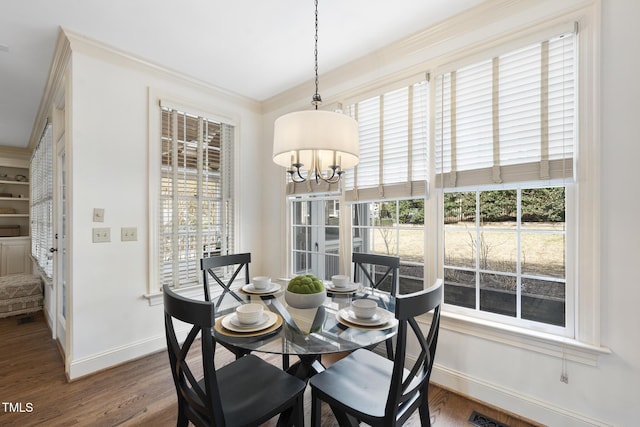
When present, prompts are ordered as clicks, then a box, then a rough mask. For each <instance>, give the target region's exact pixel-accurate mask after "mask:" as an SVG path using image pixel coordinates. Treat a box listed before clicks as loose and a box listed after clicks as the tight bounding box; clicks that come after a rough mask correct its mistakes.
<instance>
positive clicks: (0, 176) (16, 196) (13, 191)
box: [0, 162, 31, 239]
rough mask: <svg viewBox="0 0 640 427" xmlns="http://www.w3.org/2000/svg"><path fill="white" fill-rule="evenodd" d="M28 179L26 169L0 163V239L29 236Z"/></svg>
mask: <svg viewBox="0 0 640 427" xmlns="http://www.w3.org/2000/svg"><path fill="white" fill-rule="evenodd" d="M28 179H29V169H28V167H19V166H16V165H13V164H12V165H6V166H5V165H2V164H1V162H0V239H1V238H6V237H20V236H22V237H25V236H26V237H28V236H29V195H30V194H29V192H30V188H31V187H30V185H29V181H28ZM7 227H14V228H11V229H7Z"/></svg>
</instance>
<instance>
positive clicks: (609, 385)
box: [262, 0, 640, 426]
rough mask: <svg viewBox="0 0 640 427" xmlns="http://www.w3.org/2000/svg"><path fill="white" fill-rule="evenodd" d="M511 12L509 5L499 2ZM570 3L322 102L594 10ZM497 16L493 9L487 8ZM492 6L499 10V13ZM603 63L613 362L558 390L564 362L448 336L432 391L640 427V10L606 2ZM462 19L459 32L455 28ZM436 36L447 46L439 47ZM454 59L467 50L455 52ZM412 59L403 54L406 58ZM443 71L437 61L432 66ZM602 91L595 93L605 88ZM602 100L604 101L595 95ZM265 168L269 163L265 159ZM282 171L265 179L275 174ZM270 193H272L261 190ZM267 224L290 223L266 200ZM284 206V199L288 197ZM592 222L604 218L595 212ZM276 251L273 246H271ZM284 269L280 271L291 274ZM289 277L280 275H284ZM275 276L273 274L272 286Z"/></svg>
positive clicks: (337, 87)
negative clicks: (565, 15)
mask: <svg viewBox="0 0 640 427" xmlns="http://www.w3.org/2000/svg"><path fill="white" fill-rule="evenodd" d="M496 3H500V4H503V5H504V4H506V3H505V2H496ZM589 3H590V2H580V1H572V0H563V1H555V2H551V1H538V2H534V1H521V2H518V4H514V5H508V7H511V6H514V7H513V9H517V8H519V7H521V9H520V10H521V11H520V12H519V13H514V14H512V15H508V14H506V13H505V11H504V9H501V8H496V10H495V14H494V16H493V22H491V24H490V25H487V26H486V27H483V28H480V29H471V28H472V27H473V25H469V28H470V29H469V31H468V33H467V34H466V35H463V36H462V37H458V39H459V40H456V37H449V38H447V36H453V34H451V33H448V31H450V30H449V29H448V28H447V26H446V25H442V26H441V28H438V29H437V30H435V31H434V34H433V37H434V40H435V39H437V38H440V40H441V41H442V42H441V43H437V42H434V43H432V44H431V43H430V44H425V45H422V46H420V45H410V46H409V45H401V44H398V45H397V51H398V52H400V51H401V54H400V53H397V52H394V50H393V49H390V50H385V51H383V52H377V53H376V54H374V55H371V56H370V57H367V58H360V59H358V60H356V61H354V63H352V64H351V65H350V67H345V68H343V69H340V70H336V71H335V72H332V73H328V74H327V75H325V76H321V78H320V85H321V87H320V89H321V90H320V91H321V93H322V95H323V98H324V99H325V100H328V101H329V102H331V100H332V97H333V98H335V97H339V96H340V94H341V93H348V91H349V89H346V88H354V87H358V86H359V85H362V86H366V81H367V80H368V81H374V80H384V76H385V75H387V74H395V75H397V73H398V72H400V70H410V71H413V72H415V71H416V70H420V69H421V67H420V64H422V63H432V62H430V61H431V60H433V58H437V57H438V56H439V55H444V56H446V55H447V50H448V49H451V48H455V47H456V43H466V44H467V45H469V46H471V45H473V44H475V43H476V42H479V41H480V40H482V39H483V37H487V36H489V35H490V33H493V34H494V35H495V34H499V33H500V32H501V31H503V32H506V33H508V32H509V31H514V30H518V29H522V28H526V27H527V26H528V25H532V24H533V23H535V22H547V21H551V20H553V18H554V17H555V16H557V15H558V14H559V13H560V12H559V11H563V12H567V11H570V10H572V9H575V8H577V7H578V6H581V5H584V4H589ZM488 4H491V2H488ZM494 4H495V3H494ZM601 6H602V23H601V25H602V36H601V37H602V47H601V49H602V58H601V59H602V61H601V70H600V72H601V97H602V103H601V105H600V106H598V107H597V108H600V111H599V116H600V119H601V130H602V132H601V134H600V135H596V136H595V138H594V139H595V140H596V141H597V142H598V143H599V144H600V149H599V153H600V156H599V157H600V161H601V175H602V179H601V182H600V185H601V202H600V210H601V212H600V215H601V222H602V230H601V246H602V247H601V254H602V259H601V263H602V265H601V277H600V283H601V301H600V304H601V313H600V317H601V319H602V320H601V325H600V327H601V345H602V346H604V347H608V348H609V349H610V350H611V354H603V355H600V356H599V357H598V358H597V366H590V365H589V364H585V363H579V362H574V361H570V360H569V361H567V362H566V370H567V374H568V377H569V382H568V384H565V383H562V382H561V381H560V374H561V372H562V369H563V360H562V358H561V357H557V356H554V355H548V354H543V353H541V352H537V351H530V350H526V349H523V348H521V347H516V346H512V345H509V344H506V343H501V342H498V341H496V340H490V339H486V338H481V337H479V336H473V335H470V334H465V333H461V332H457V331H454V330H453V329H449V328H448V327H446V326H445V327H443V328H442V329H441V336H440V342H439V347H438V354H437V357H436V371H435V372H434V375H433V377H432V379H433V380H434V381H436V382H439V383H441V384H444V385H445V386H447V387H450V388H452V389H455V390H458V391H460V392H462V393H464V394H468V395H471V396H473V397H476V398H478V399H480V400H482V401H486V402H488V403H491V404H494V405H497V406H499V407H502V408H505V409H507V410H511V411H513V412H514V413H517V414H520V415H522V416H525V417H528V418H530V419H533V420H535V421H538V422H541V423H544V424H547V425H551V426H581V425H615V426H632V425H637V411H638V407H639V406H640V332H638V325H639V324H640V310H638V308H637V304H638V301H639V300H640V286H639V280H638V273H637V271H636V263H637V262H638V259H639V258H640V249H639V248H638V241H640V226H639V225H638V218H637V213H638V212H640V200H639V199H638V197H637V194H638V191H637V190H636V189H634V188H633V187H632V185H633V184H635V183H637V182H639V181H640V172H639V171H640V168H638V167H637V166H635V163H637V159H638V158H640V143H639V141H640V138H639V137H638V135H640V128H639V127H640V126H639V125H638V123H639V120H638V117H640V107H639V102H638V99H640V84H639V83H638V80H637V75H638V72H637V70H638V69H640V56H639V55H637V44H638V43H639V42H640V26H638V25H637V22H635V21H636V20H637V17H638V16H640V2H636V1H623V0H603V1H602V5H601ZM592 8H593V10H594V11H595V13H594V15H593V17H594V18H595V21H594V22H595V23H596V25H597V22H598V20H599V19H600V16H599V3H598V2H593V4H592ZM460 22H464V19H461V20H458V23H460ZM438 33H440V35H438ZM457 47H461V45H458V46H457ZM403 49H404V50H403ZM436 62H437V60H436ZM301 89H302V88H295V89H293V90H292V91H290V92H289V93H287V94H283V95H281V96H279V97H277V98H274V99H272V100H269V101H268V102H266V103H265V105H266V113H265V116H264V129H265V135H267V136H268V137H269V138H271V136H272V128H273V120H274V119H275V118H276V117H278V116H279V115H281V114H282V113H283V112H286V111H290V110H295V109H299V108H305V105H304V104H305V102H306V101H305V100H306V98H304V94H303V93H302V92H303V91H304V90H301ZM594 90H596V91H597V88H595V89H594ZM594 95H596V96H597V93H595V94H594ZM263 155H264V162H265V163H268V162H269V159H270V155H271V154H270V152H268V150H266V149H265V150H264V152H263ZM272 170H274V168H273V167H270V168H269V174H270V173H271V171H272ZM276 170H277V171H278V175H277V176H275V177H269V178H268V179H269V181H268V182H269V185H270V186H273V187H275V188H278V187H277V185H278V183H280V182H281V177H282V174H283V170H282V169H281V168H276ZM265 182H267V181H265ZM264 197H265V198H264V200H263V201H264V203H265V206H269V209H267V212H268V213H267V215H268V218H269V221H271V222H273V224H277V223H278V221H280V220H282V219H283V218H284V216H285V213H284V211H283V210H282V208H283V206H284V202H283V201H282V199H277V198H276V199H274V198H272V196H271V193H269V195H268V196H267V195H265V196H264ZM280 197H281V198H283V197H284V194H283V193H282V192H281V194H280ZM593 215H598V212H594V213H593ZM265 233H266V234H265V240H264V241H263V246H262V250H263V251H267V250H268V251H271V252H274V251H273V248H274V247H276V248H277V252H278V253H281V254H282V253H284V251H285V242H284V240H283V238H282V236H284V235H285V229H284V226H283V225H278V226H275V227H273V228H268V229H266V230H265ZM274 245H275V246H274ZM284 264H285V260H284V258H283V259H280V261H279V263H277V264H274V265H273V267H272V268H273V269H274V271H275V269H276V268H281V269H283V268H284ZM283 272H284V270H281V271H280V273H281V274H282V273H283ZM276 273H277V271H275V272H271V273H270V274H276Z"/></svg>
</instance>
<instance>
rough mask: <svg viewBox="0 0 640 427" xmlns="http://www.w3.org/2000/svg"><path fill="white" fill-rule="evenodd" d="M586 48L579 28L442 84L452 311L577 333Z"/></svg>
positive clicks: (441, 161)
mask: <svg viewBox="0 0 640 427" xmlns="http://www.w3.org/2000/svg"><path fill="white" fill-rule="evenodd" d="M575 45H576V35H575V34H574V33H572V32H568V33H564V34H561V35H559V36H556V37H552V38H550V39H547V40H543V41H541V42H539V43H534V44H531V45H528V46H525V47H523V48H520V49H518V50H515V51H511V52H508V53H505V54H502V55H500V56H496V57H493V58H489V59H487V60H485V61H480V62H477V63H473V64H469V65H465V66H463V67H460V68H457V69H455V70H453V71H449V72H446V73H442V74H439V75H438V76H437V77H436V88H435V91H436V93H435V99H436V111H435V136H436V150H435V151H436V159H435V160H436V169H437V170H436V181H437V185H438V186H439V187H440V188H441V189H442V190H443V193H444V194H443V206H442V212H443V215H442V218H443V224H442V227H443V228H444V257H443V260H442V264H443V268H444V280H445V303H447V304H450V305H451V306H456V307H458V308H464V309H467V311H466V312H465V313H466V314H470V315H473V316H478V317H490V318H492V319H494V320H496V318H495V317H493V316H494V315H499V317H498V318H497V319H498V320H499V321H501V322H505V323H510V324H515V325H518V326H525V327H533V328H536V329H541V330H544V331H548V332H554V333H558V334H564V335H570V334H572V333H573V331H571V330H569V328H568V326H570V325H569V320H568V319H570V318H571V316H572V313H573V303H572V298H570V297H569V296H570V295H572V292H573V282H572V280H571V277H572V276H571V274H570V272H569V271H568V268H567V266H568V265H570V264H569V263H568V262H567V260H568V259H572V258H571V257H572V256H573V255H572V253H571V252H570V251H569V249H570V248H571V247H572V246H571V245H567V227H572V226H573V225H572V221H573V218H575V217H576V211H575V209H576V208H575V206H574V205H573V204H571V203H567V202H566V200H568V199H571V195H572V193H573V191H574V177H573V174H574V156H573V152H574V141H575V136H576V132H575V122H576V117H575V95H576V79H575V76H574V74H575V73H576V65H575V64H576V59H577V58H576V55H575ZM449 308H452V307H449Z"/></svg>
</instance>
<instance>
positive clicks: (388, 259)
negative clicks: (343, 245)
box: [351, 252, 400, 296]
mask: <svg viewBox="0 0 640 427" xmlns="http://www.w3.org/2000/svg"><path fill="white" fill-rule="evenodd" d="M351 260H352V262H353V263H354V269H353V280H354V282H359V281H360V275H363V276H364V278H365V280H363V286H367V287H371V288H373V289H380V285H382V284H383V283H385V281H386V280H387V279H389V280H390V291H389V293H390V294H391V295H394V296H395V295H396V294H397V293H398V287H399V274H400V273H399V271H400V258H399V257H395V256H387V255H378V254H367V253H362V252H354V253H353V254H352V258H351ZM377 266H379V267H382V275H380V276H378V273H379V272H380V271H379V270H378V269H376V267H377ZM385 267H386V270H385Z"/></svg>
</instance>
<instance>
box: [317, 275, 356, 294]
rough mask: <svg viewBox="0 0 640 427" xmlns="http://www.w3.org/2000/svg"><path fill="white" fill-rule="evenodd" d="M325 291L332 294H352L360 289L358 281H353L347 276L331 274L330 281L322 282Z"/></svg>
mask: <svg viewBox="0 0 640 427" xmlns="http://www.w3.org/2000/svg"><path fill="white" fill-rule="evenodd" d="M324 286H325V288H326V289H327V292H331V293H333V294H353V293H356V292H358V290H359V289H360V283H354V282H352V281H351V280H350V278H349V276H345V275H340V274H339V275H335V276H331V281H330V282H329V281H328V282H325V283H324Z"/></svg>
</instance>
